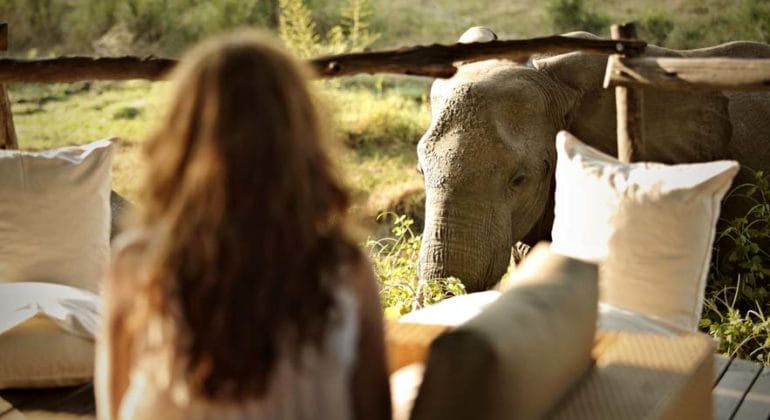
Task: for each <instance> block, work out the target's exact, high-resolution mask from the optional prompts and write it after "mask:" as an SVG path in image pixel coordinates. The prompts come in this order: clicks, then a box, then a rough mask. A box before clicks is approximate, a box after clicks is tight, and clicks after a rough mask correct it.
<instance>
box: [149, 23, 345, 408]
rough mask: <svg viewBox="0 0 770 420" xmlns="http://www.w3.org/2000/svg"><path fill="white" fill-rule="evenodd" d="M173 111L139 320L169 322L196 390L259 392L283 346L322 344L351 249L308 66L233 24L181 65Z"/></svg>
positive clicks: (156, 154) (152, 168) (154, 140)
mask: <svg viewBox="0 0 770 420" xmlns="http://www.w3.org/2000/svg"><path fill="white" fill-rule="evenodd" d="M175 80H176V83H177V85H176V93H175V95H174V96H173V98H172V101H171V105H170V110H169V111H170V112H169V114H168V116H167V117H166V120H165V121H164V123H163V124H162V125H161V127H160V128H159V129H158V130H157V131H156V133H155V134H154V135H153V136H152V137H151V138H150V139H149V140H148V143H147V147H146V158H147V159H148V160H149V170H148V173H147V178H146V182H145V185H144V190H143V200H144V202H143V208H142V210H141V214H140V217H139V220H140V224H141V227H142V228H144V229H145V230H147V231H148V232H150V233H151V235H150V237H151V238H152V239H151V240H150V242H149V245H148V247H147V254H146V259H145V261H146V264H145V266H144V267H143V270H145V271H144V273H146V274H145V275H143V276H142V277H143V278H145V288H144V291H145V294H146V297H147V302H148V303H147V310H146V313H145V315H137V316H146V317H149V316H161V317H164V318H166V319H170V320H171V321H173V324H174V325H175V331H176V333H175V338H174V339H173V340H172V341H173V346H172V347H173V350H174V351H175V353H176V355H177V357H176V359H177V360H183V361H184V362H180V363H184V366H183V369H182V370H183V371H185V372H186V374H187V377H186V378H185V379H186V381H187V382H188V384H189V385H190V386H191V388H192V390H193V391H194V392H198V393H200V394H203V395H205V396H208V397H217V398H236V399H237V398H243V397H248V396H259V395H261V394H263V393H264V392H265V390H266V387H267V384H268V380H269V375H270V372H271V370H272V366H273V364H274V362H275V361H276V359H277V357H278V356H279V354H278V351H279V350H280V348H279V346H280V345H281V344H282V343H284V340H287V341H286V342H288V343H289V348H292V349H297V348H298V347H299V346H300V345H303V344H307V343H311V344H313V345H316V346H320V344H321V340H322V338H323V333H324V330H325V328H326V324H327V323H328V322H327V321H328V319H329V318H328V316H327V315H328V313H329V311H330V309H331V306H332V295H331V292H332V291H331V289H332V288H333V287H334V284H333V281H334V280H333V279H334V276H333V275H332V272H333V271H334V270H335V268H336V267H338V266H339V264H340V263H341V262H343V261H345V260H348V259H350V258H353V257H354V256H355V255H356V253H355V251H354V249H355V246H354V244H353V243H352V242H351V241H350V240H349V239H348V237H347V236H346V234H345V226H344V223H345V214H346V211H347V207H348V196H347V194H346V191H345V190H344V188H343V187H342V186H341V185H340V184H339V182H338V180H337V178H336V177H335V173H334V171H333V170H332V165H331V163H330V158H329V156H328V152H327V149H326V143H325V141H326V138H325V137H326V132H325V127H324V125H323V124H322V123H321V120H320V119H319V116H318V114H317V111H316V108H315V106H314V100H313V97H312V94H311V93H310V91H309V87H308V72H307V71H306V69H305V68H304V67H303V66H302V65H301V64H300V63H298V62H297V61H295V60H294V59H293V58H291V57H290V56H288V55H287V54H286V53H284V52H283V51H282V50H281V49H280V48H279V47H277V46H276V45H275V44H274V43H273V41H271V40H270V39H269V38H265V37H264V36H260V35H256V34H254V33H252V32H241V33H237V34H233V35H228V36H224V37H220V38H216V39H214V40H211V41H208V42H206V43H204V44H203V45H201V46H199V47H197V48H195V49H194V50H193V51H192V52H190V53H189V54H188V55H187V56H186V57H185V58H184V59H183V60H182V61H181V63H180V65H179V68H178V69H177V70H176V74H175Z"/></svg>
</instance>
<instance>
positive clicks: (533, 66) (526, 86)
mask: <svg viewBox="0 0 770 420" xmlns="http://www.w3.org/2000/svg"><path fill="white" fill-rule="evenodd" d="M567 36H573V37H582V38H598V37H596V36H595V35H592V34H589V33H585V32H576V33H570V34H567ZM493 39H496V35H495V34H494V32H492V31H491V30H489V29H486V28H479V27H476V28H472V29H471V30H469V31H468V32H467V33H466V34H464V35H463V37H462V38H461V42H484V41H490V40H493ZM645 54H646V55H648V56H666V57H717V56H727V57H744V58H748V57H761V58H770V45H766V44H759V43H754V42H731V43H727V44H723V45H720V46H716V47H712V48H704V49H697V50H689V51H677V50H670V49H664V48H660V47H655V46H648V47H647V50H646V52H645ZM606 63H607V56H606V55H596V54H587V53H581V52H572V53H566V54H559V55H551V56H538V57H533V58H531V59H530V60H529V61H528V62H527V63H515V62H511V61H507V60H485V61H478V62H470V63H461V64H460V65H458V69H457V72H456V74H455V75H454V76H452V77H451V78H449V79H436V80H435V81H434V82H433V85H432V87H431V95H430V101H431V102H430V104H431V114H432V121H431V124H430V126H429V128H428V129H427V131H426V132H425V134H424V135H423V136H422V138H421V139H420V140H419V143H418V145H417V155H418V165H419V170H420V171H421V173H422V174H423V177H424V183H425V196H426V201H425V228H424V231H423V237H422V245H421V248H420V253H419V263H418V267H419V268H418V271H419V273H418V274H419V277H420V279H422V281H425V280H427V279H433V278H446V277H450V276H453V277H456V278H459V279H460V280H462V282H463V284H464V285H465V287H466V290H467V291H469V292H472V291H479V290H485V289H488V288H490V287H492V286H494V285H495V284H496V283H497V282H498V281H499V280H500V278H501V276H502V275H503V274H504V273H505V271H506V269H507V267H508V265H509V261H510V258H511V248H512V246H513V245H514V244H515V243H517V242H518V241H521V242H524V243H529V244H532V243H534V242H537V241H539V240H544V239H546V240H547V239H549V237H550V231H551V227H552V224H553V195H554V172H555V171H554V168H555V163H556V162H555V161H556V148H555V142H554V139H555V136H556V134H557V132H558V131H560V130H568V131H570V132H571V133H573V134H574V135H575V136H577V137H578V138H580V139H582V140H583V141H585V142H587V143H588V144H589V145H591V146H593V147H595V148H597V149H599V150H600V151H602V152H604V153H607V154H610V155H616V154H617V144H616V108H615V93H614V89H604V88H603V87H602V80H603V77H604V73H605V67H606ZM643 95H644V99H643V101H644V102H643V103H644V105H643V115H644V120H643V133H644V139H645V143H644V148H643V150H642V154H641V156H640V158H641V159H640V160H643V161H654V162H662V163H668V164H675V163H685V162H702V161H712V160H717V159H726V158H729V159H735V160H738V161H739V162H740V163H741V165H742V167H744V168H745V167H750V168H754V169H757V170H765V171H767V170H768V169H770V147H766V145H764V144H762V142H763V141H770V138H769V137H770V93H760V92H720V91H713V92H707V91H701V92H692V93H682V92H670V91H661V90H654V89H650V88H645V89H644V90H643ZM746 172H747V171H746V170H742V171H741V173H740V174H739V178H741V179H746V177H747V176H749V175H750V174H747V173H746ZM735 182H736V183H737V182H741V181H740V180H736V181H735ZM727 213H729V209H723V214H727Z"/></svg>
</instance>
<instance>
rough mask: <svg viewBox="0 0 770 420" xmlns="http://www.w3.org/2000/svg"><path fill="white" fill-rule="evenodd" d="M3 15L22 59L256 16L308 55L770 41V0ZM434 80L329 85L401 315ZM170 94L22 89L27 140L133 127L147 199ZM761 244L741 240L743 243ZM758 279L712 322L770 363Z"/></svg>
mask: <svg viewBox="0 0 770 420" xmlns="http://www.w3.org/2000/svg"><path fill="white" fill-rule="evenodd" d="M0 20H3V21H6V22H8V24H9V42H10V50H9V51H7V52H5V53H3V55H5V56H12V57H19V58H40V57H50V56H59V55H67V54H85V55H101V56H114V55H127V54H130V55H155V56H171V57H178V56H179V55H180V54H181V53H182V52H183V51H184V50H185V49H186V48H187V47H188V46H190V45H191V44H194V43H195V42H197V41H199V40H201V39H203V38H205V37H207V36H210V35H213V34H216V33H220V32H223V31H228V30H231V29H234V28H237V27H244V26H248V27H258V28H263V29H265V30H268V31H271V32H273V33H275V34H276V35H277V36H279V37H280V38H281V39H282V40H283V42H284V44H285V45H286V47H287V48H289V49H290V50H291V51H292V52H294V53H295V54H296V55H298V56H300V57H303V58H307V57H312V56H317V55H323V54H334V53H342V52H350V51H361V50H367V49H384V48H396V47H401V46H411V45H416V44H431V43H453V42H454V41H455V40H456V39H457V38H458V37H459V36H460V34H462V33H463V32H464V31H465V30H466V29H467V28H468V27H471V26H477V25H484V26H488V27H490V28H491V29H493V30H494V31H496V32H497V34H498V35H499V37H500V38H502V39H512V38H526V37H534V36H544V35H550V34H554V33H563V32H568V31H575V30H586V31H590V32H593V33H596V34H599V35H603V36H608V32H609V25H610V24H611V23H620V22H624V21H635V22H637V25H638V28H639V35H640V37H641V38H642V39H644V40H646V41H648V42H651V43H653V44H657V45H661V46H665V47H669V48H680V49H685V48H697V47H705V46H711V45H716V44H719V43H722V42H727V41H732V40H754V41H760V42H770V1H768V0H604V1H599V0H543V1H530V0H505V1H500V0H473V1H468V0H418V1H415V0H121V1H114V0H0ZM431 82H432V80H431V79H428V78H416V77H396V76H385V75H374V76H357V77H350V78H344V79H336V80H331V81H324V82H317V85H318V91H319V96H320V98H319V102H320V103H321V104H322V106H323V110H324V112H325V113H326V114H327V117H328V118H329V119H330V120H332V121H333V122H334V123H335V125H334V126H335V129H336V133H337V137H338V138H339V141H340V144H341V147H340V148H339V149H338V152H337V155H336V158H337V159H338V162H339V163H340V166H341V168H342V170H343V171H344V174H345V176H346V180H347V182H348V184H349V186H350V188H351V190H352V191H353V194H354V198H355V205H354V207H353V209H352V212H353V216H354V217H355V219H356V220H357V221H358V222H359V223H360V225H361V226H362V227H363V228H364V234H363V235H362V245H363V246H365V248H366V249H367V250H368V251H369V254H370V255H371V258H372V261H373V263H374V266H375V270H376V271H377V274H378V277H379V279H380V286H381V290H382V292H381V298H382V301H383V305H384V307H385V311H386V315H387V316H389V317H396V316H398V315H400V314H403V313H406V312H408V311H410V310H411V308H412V304H413V303H414V297H415V295H416V288H417V287H418V286H417V278H416V270H415V265H416V261H417V252H418V250H419V246H420V232H421V229H422V218H423V205H424V193H423V187H422V178H421V177H420V175H419V174H418V173H417V171H416V163H417V158H416V153H415V146H416V144H417V142H418V141H419V139H420V136H421V135H422V134H423V133H424V132H425V130H426V128H427V127H428V125H429V124H430V104H429V101H428V97H429V95H428V92H429V88H430V83H431ZM167 91H168V83H166V82H154V83H152V82H147V81H129V82H79V83H70V84H14V85H11V86H10V97H11V102H12V109H13V114H14V121H15V125H16V131H17V135H18V138H19V144H20V147H21V148H24V149H38V150H39V149H44V148H52V147H58V146H63V145H68V144H80V143H86V142H89V141H92V140H95V139H98V138H104V137H118V138H119V139H118V140H117V146H118V147H117V153H116V157H115V160H114V164H113V188H114V189H115V190H116V191H118V192H119V193H121V194H123V195H125V196H126V197H128V198H129V199H130V200H136V192H137V187H138V185H139V181H140V179H141V172H142V158H141V153H140V150H141V143H142V141H143V138H144V137H145V135H146V134H147V132H148V131H149V130H152V127H153V125H154V124H155V122H156V121H157V120H158V118H159V117H160V116H162V115H163V109H164V107H163V103H164V100H165V94H166V92H167ZM757 191H760V192H761V193H762V194H763V197H764V196H765V193H767V194H766V195H767V197H770V182H767V180H765V181H762V182H760V183H758V189H757ZM768 208H770V205H768ZM764 222H765V224H763V226H770V223H767V222H768V220H765V221H764ZM768 231H770V228H768ZM760 236H761V235H760ZM364 238H367V239H364ZM744 239H746V240H745V241H744ZM760 240H763V239H762V238H759V237H756V236H755V237H748V238H741V241H740V244H741V245H740V246H741V247H744V248H745V247H748V246H749V245H751V244H753V243H754V241H760ZM736 243H738V241H737V242H736ZM747 244H748V245H747ZM736 249H737V248H736ZM740 249H743V248H740ZM752 249H753V248H752ZM744 254H746V255H743V254H741V257H740V258H742V259H741V260H740V261H743V260H744V259H745V260H746V261H747V262H746V264H747V267H749V268H747V270H749V271H750V273H751V275H754V274H756V275H758V276H760V277H761V278H764V277H762V276H764V275H765V274H767V275H770V255H769V256H767V257H765V256H762V257H757V258H760V260H759V262H757V260H755V259H754V254H752V253H751V252H748V251H747V252H745V253H744ZM765 262H767V264H765ZM765 267H768V268H765ZM765 271H766V273H765ZM716 275H717V274H714V273H712V276H716ZM736 276H737V278H738V279H739V281H740V278H741V277H740V275H735V273H729V274H727V275H725V276H724V281H722V282H719V281H717V280H719V279H711V280H710V282H711V284H717V285H721V284H728V283H729V284H732V283H734V281H735V279H736ZM720 281H721V280H720ZM427 287H429V288H430V290H428V291H427V294H426V296H427V301H428V302H431V301H437V300H440V299H441V298H443V297H446V296H448V295H452V294H459V293H463V290H462V284H461V283H460V282H459V281H458V280H457V279H438V280H436V281H434V282H432V283H430V284H428V285H427ZM747 290H749V289H747V288H745V287H744V288H743V289H742V292H741V293H742V295H741V299H740V301H738V302H737V303H738V304H740V305H738V304H736V300H735V299H733V296H734V295H735V293H733V294H731V295H730V296H729V297H728V296H727V295H725V297H724V298H723V297H722V295H721V294H720V293H721V291H722V289H719V288H717V290H716V291H711V292H710V294H709V295H708V296H707V308H706V312H705V313H704V317H705V318H704V321H703V322H704V323H703V325H702V327H703V328H704V329H708V330H709V331H710V332H711V333H712V334H713V335H715V336H718V337H723V338H725V337H727V338H729V340H727V341H723V344H724V343H726V344H724V346H723V347H722V348H721V350H722V351H733V350H734V349H735V348H738V349H741V352H744V353H743V354H744V355H748V354H749V353H750V354H751V357H752V358H755V359H764V360H766V359H767V358H768V355H770V319H766V318H765V317H764V315H762V317H761V318H757V317H756V316H754V315H752V313H751V312H750V311H749V310H750V309H751V308H754V307H755V306H759V307H761V308H770V291H768V290H766V289H765V288H764V287H761V288H760V287H756V288H753V289H750V290H749V292H750V293H749V294H747ZM730 302H732V304H731V303H730ZM747 311H748V312H747ZM756 313H757V312H756V311H755V312H754V314H756ZM731 343H732V344H731ZM730 346H732V347H730ZM736 346H737V347H736ZM736 351H737V350H736Z"/></svg>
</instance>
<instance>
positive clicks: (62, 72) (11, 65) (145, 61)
mask: <svg viewBox="0 0 770 420" xmlns="http://www.w3.org/2000/svg"><path fill="white" fill-rule="evenodd" d="M176 63H177V62H176V60H172V59H168V58H155V57H146V58H140V57H59V58H44V59H37V60H18V59H12V58H3V59H0V83H9V82H26V83H64V82H78V81H82V80H130V79H149V80H161V79H163V78H165V77H166V75H167V74H168V71H169V70H171V69H172V68H173V67H174V66H175V65H176Z"/></svg>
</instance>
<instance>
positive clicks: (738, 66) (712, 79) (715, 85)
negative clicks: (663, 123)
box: [604, 56, 770, 91]
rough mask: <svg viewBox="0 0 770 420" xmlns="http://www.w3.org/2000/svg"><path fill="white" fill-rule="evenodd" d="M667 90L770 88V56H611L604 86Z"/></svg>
mask: <svg viewBox="0 0 770 420" xmlns="http://www.w3.org/2000/svg"><path fill="white" fill-rule="evenodd" d="M610 86H641V87H655V88H660V89H668V90H683V91H692V90H770V59H747V58H664V57H638V58H623V57H617V56H613V57H610V59H609V60H608V62H607V72H606V74H605V78H604V87H610Z"/></svg>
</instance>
